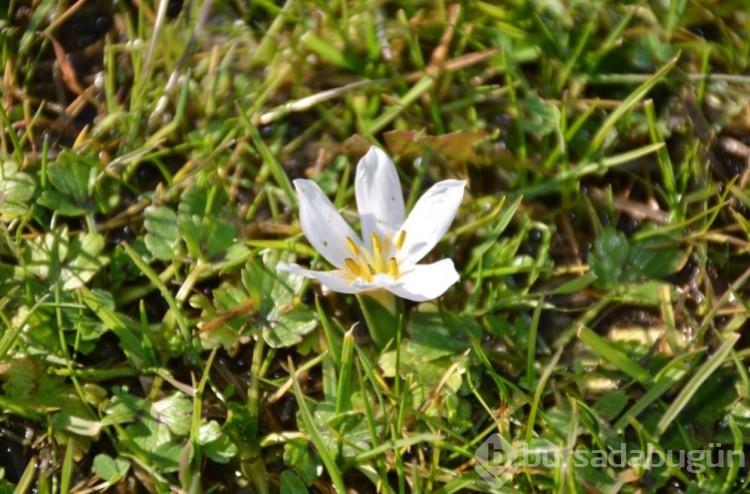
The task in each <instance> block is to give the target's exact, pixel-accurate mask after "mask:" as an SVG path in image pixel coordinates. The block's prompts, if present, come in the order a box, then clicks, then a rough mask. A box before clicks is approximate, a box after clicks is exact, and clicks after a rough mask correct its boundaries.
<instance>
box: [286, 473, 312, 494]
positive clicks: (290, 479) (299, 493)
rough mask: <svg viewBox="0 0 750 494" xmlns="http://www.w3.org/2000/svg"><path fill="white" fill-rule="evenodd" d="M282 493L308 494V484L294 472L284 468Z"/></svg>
mask: <svg viewBox="0 0 750 494" xmlns="http://www.w3.org/2000/svg"><path fill="white" fill-rule="evenodd" d="M280 487H281V493H282V494H307V493H308V492H309V491H308V490H307V486H305V484H304V483H303V482H302V481H301V480H300V479H299V477H297V476H296V475H294V474H293V473H292V472H290V471H289V470H284V471H283V472H281V486H280Z"/></svg>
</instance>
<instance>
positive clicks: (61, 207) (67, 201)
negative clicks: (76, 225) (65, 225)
mask: <svg viewBox="0 0 750 494" xmlns="http://www.w3.org/2000/svg"><path fill="white" fill-rule="evenodd" d="M37 202H38V203H39V204H40V205H42V206H44V207H45V208H47V209H49V210H50V211H54V212H55V213H57V214H60V215H62V216H83V215H84V214H86V213H87V212H88V209H86V208H83V207H81V206H78V205H77V204H76V203H75V202H73V199H72V198H70V197H69V196H67V195H65V194H63V193H61V192H58V191H56V190H45V191H44V192H42V195H41V196H39V199H37Z"/></svg>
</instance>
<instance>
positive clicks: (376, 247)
mask: <svg viewBox="0 0 750 494" xmlns="http://www.w3.org/2000/svg"><path fill="white" fill-rule="evenodd" d="M370 241H371V242H372V255H373V256H375V257H379V256H380V251H381V250H383V244H382V243H381V242H380V237H378V234H377V233H375V232H372V233H371V234H370Z"/></svg>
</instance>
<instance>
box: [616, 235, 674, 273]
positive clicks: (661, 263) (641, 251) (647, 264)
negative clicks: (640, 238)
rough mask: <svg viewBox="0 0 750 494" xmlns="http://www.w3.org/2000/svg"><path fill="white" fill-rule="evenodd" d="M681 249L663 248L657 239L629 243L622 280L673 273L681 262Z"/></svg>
mask: <svg viewBox="0 0 750 494" xmlns="http://www.w3.org/2000/svg"><path fill="white" fill-rule="evenodd" d="M682 257H683V254H682V251H681V250H679V249H673V248H665V247H663V246H662V245H661V243H660V242H659V241H656V240H651V241H649V242H639V243H631V244H630V252H629V253H628V261H627V264H628V268H629V269H628V272H627V273H626V274H627V276H625V277H624V281H630V280H635V279H640V278H643V277H647V278H662V277H664V276H667V275H670V274H672V273H675V272H676V271H677V270H678V269H679V267H680V264H681V262H682Z"/></svg>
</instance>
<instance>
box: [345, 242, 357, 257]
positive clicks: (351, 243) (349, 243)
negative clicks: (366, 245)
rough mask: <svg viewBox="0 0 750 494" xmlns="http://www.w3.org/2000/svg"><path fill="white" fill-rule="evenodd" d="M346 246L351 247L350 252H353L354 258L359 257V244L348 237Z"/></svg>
mask: <svg viewBox="0 0 750 494" xmlns="http://www.w3.org/2000/svg"><path fill="white" fill-rule="evenodd" d="M346 246H347V247H349V250H350V251H352V254H354V257H359V247H357V244H355V243H354V240H352V239H351V238H350V237H346Z"/></svg>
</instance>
